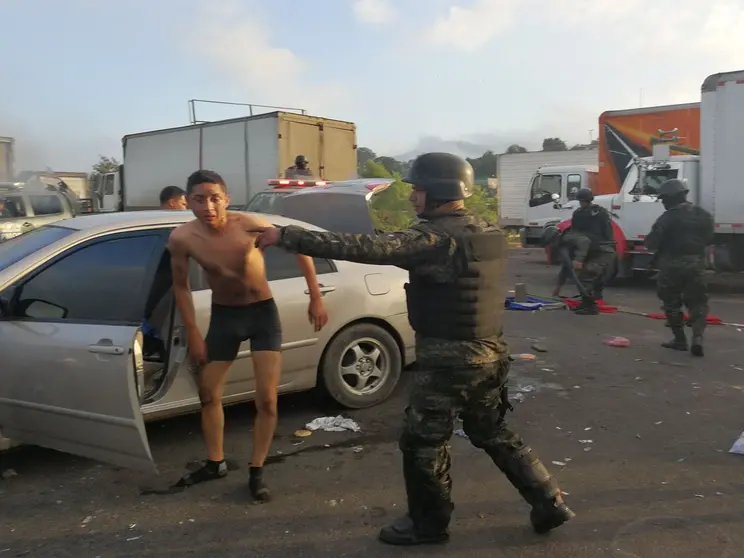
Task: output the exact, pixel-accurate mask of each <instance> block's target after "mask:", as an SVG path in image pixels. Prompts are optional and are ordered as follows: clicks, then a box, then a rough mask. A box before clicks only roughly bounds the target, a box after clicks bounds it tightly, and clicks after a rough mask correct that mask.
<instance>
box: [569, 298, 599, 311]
mask: <svg viewBox="0 0 744 558" xmlns="http://www.w3.org/2000/svg"><path fill="white" fill-rule="evenodd" d="M574 314H576V315H577V316H596V315H597V314H599V309H598V308H597V303H596V302H595V300H594V298H592V297H588V296H582V297H581V304H579V305H578V306H577V307H576V309H575V310H574Z"/></svg>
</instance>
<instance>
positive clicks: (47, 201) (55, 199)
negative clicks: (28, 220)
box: [29, 195, 62, 215]
mask: <svg viewBox="0 0 744 558" xmlns="http://www.w3.org/2000/svg"><path fill="white" fill-rule="evenodd" d="M29 201H30V202H31V208H32V209H33V210H34V215H58V214H60V213H62V201H61V200H60V199H59V196H55V195H33V196H29Z"/></svg>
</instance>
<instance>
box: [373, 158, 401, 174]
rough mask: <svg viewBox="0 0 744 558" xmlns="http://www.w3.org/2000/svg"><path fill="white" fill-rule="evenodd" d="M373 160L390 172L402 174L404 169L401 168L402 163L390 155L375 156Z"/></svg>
mask: <svg viewBox="0 0 744 558" xmlns="http://www.w3.org/2000/svg"><path fill="white" fill-rule="evenodd" d="M375 161H376V162H377V163H379V164H381V165H382V166H383V167H385V168H386V169H387V170H388V171H390V172H391V173H398V174H403V171H404V170H405V169H404V168H403V163H401V162H400V161H398V160H397V159H393V158H392V157H377V158H375Z"/></svg>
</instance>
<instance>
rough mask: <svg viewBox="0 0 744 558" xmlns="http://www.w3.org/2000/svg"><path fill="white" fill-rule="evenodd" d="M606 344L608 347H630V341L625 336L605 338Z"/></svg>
mask: <svg viewBox="0 0 744 558" xmlns="http://www.w3.org/2000/svg"><path fill="white" fill-rule="evenodd" d="M604 344H605V345H607V346H608V347H630V341H629V340H628V339H626V338H625V337H610V338H609V339H605V341H604Z"/></svg>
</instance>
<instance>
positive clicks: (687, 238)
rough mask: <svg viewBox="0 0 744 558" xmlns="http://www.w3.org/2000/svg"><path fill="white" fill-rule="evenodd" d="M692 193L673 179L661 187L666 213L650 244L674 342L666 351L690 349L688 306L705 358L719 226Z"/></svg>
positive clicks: (696, 347) (694, 348)
mask: <svg viewBox="0 0 744 558" xmlns="http://www.w3.org/2000/svg"><path fill="white" fill-rule="evenodd" d="M687 192H689V189H688V188H687V186H686V185H685V184H684V182H682V181H681V180H678V179H676V178H674V179H671V180H667V181H666V182H664V183H663V184H662V185H661V186H660V187H659V199H660V200H661V201H662V203H663V204H664V209H666V211H665V212H664V213H663V214H662V215H661V216H660V217H659V218H658V219H657V220H656V222H655V223H654V225H653V227H652V228H651V232H650V233H649V234H648V235H647V236H646V239H645V244H646V247H647V248H648V249H649V250H652V251H655V252H656V256H655V258H656V260H657V261H658V267H659V275H658V277H657V293H658V295H659V298H660V299H661V302H662V304H663V308H664V312H665V313H666V316H667V321H668V324H669V326H670V327H671V328H672V333H673V334H674V339H672V340H671V341H669V342H667V343H662V346H663V347H665V348H667V349H674V350H676V351H686V350H687V336H686V335H685V329H684V325H685V324H684V321H683V320H684V314H683V313H682V307H683V306H687V309H688V311H689V314H690V319H689V322H688V323H689V325H690V327H691V328H692V345H691V347H690V351H691V352H692V354H693V355H695V356H703V354H704V353H703V333H704V331H705V325H706V318H707V317H708V287H707V285H706V284H705V276H704V273H705V249H706V247H707V246H708V245H709V244H711V243H712V242H713V235H714V233H715V222H714V220H713V217H712V216H711V214H710V213H708V212H707V211H705V210H704V209H703V208H702V207H697V206H695V205H693V204H691V203H690V202H688V201H687Z"/></svg>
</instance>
